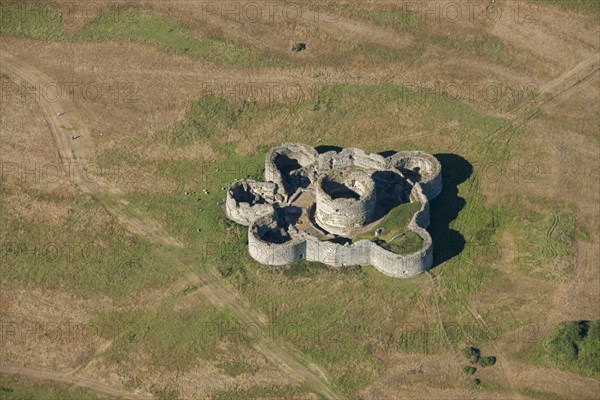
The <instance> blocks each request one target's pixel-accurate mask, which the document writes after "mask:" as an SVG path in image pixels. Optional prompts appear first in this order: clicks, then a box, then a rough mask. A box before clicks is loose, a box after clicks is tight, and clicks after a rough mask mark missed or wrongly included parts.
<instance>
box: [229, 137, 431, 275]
mask: <svg viewBox="0 0 600 400" xmlns="http://www.w3.org/2000/svg"><path fill="white" fill-rule="evenodd" d="M440 173H441V166H440V163H439V161H438V160H437V159H436V158H435V157H433V156H432V155H430V154H427V153H423V152H420V151H400V152H397V153H394V154H392V155H391V156H389V157H383V156H381V155H379V154H368V153H365V152H364V151H363V150H360V149H356V148H347V149H343V150H341V151H339V152H338V151H327V152H325V153H321V154H319V153H318V152H317V151H316V150H315V149H314V148H312V147H310V146H307V145H305V144H302V143H285V144H283V145H281V146H279V147H276V148H274V149H272V150H271V151H270V152H269V153H268V154H267V156H266V157H265V178H266V181H267V182H256V181H253V180H242V181H237V182H235V183H234V184H233V185H232V186H231V187H230V188H229V190H228V191H227V199H226V201H225V213H226V215H227V217H228V218H229V219H231V220H233V221H235V222H237V223H238V224H241V225H246V226H248V252H249V254H250V256H251V257H252V258H254V259H255V260H256V261H258V262H260V263H262V264H267V265H285V264H290V263H294V262H299V261H302V260H308V261H317V262H321V263H324V264H327V265H330V266H333V267H341V266H350V265H369V264H370V265H372V266H374V267H375V268H376V269H378V270H379V271H381V272H382V273H384V274H386V275H389V276H392V277H396V278H408V277H412V276H416V275H418V274H420V273H422V272H424V271H426V270H427V269H429V268H430V267H431V265H432V261H433V256H432V243H431V237H430V236H429V233H428V232H427V231H426V230H425V228H426V227H427V226H428V224H429V200H430V199H432V198H434V197H436V196H437V195H438V194H439V193H440V191H441V189H442V186H441V174H440ZM408 202H411V203H418V204H419V207H418V211H416V212H415V213H414V215H413V216H412V218H411V219H410V222H409V223H408V228H409V230H410V231H412V232H409V233H411V234H412V235H416V236H418V238H416V239H418V240H420V242H415V243H416V245H417V246H419V245H420V244H419V243H422V247H421V248H420V249H419V250H418V251H413V250H412V249H413V248H412V247H411V251H413V252H412V253H407V254H404V253H402V252H403V251H405V250H403V248H402V247H398V245H397V244H396V243H397V242H395V241H396V239H398V238H399V237H402V236H403V235H405V234H406V231H395V230H393V229H395V227H393V226H392V229H391V230H389V234H386V232H388V231H387V230H383V229H378V226H380V223H382V221H383V220H384V219H385V217H386V215H387V214H388V213H390V212H391V211H392V210H395V209H396V207H399V206H400V205H402V204H403V203H408ZM386 226H388V228H389V224H388V225H386ZM382 232H383V233H382ZM413 239H415V237H414V236H413Z"/></svg>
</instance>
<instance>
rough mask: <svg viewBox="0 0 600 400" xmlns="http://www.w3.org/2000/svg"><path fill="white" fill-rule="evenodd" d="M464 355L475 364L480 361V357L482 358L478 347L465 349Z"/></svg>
mask: <svg viewBox="0 0 600 400" xmlns="http://www.w3.org/2000/svg"><path fill="white" fill-rule="evenodd" d="M463 354H464V355H465V357H466V358H467V360H469V361H470V362H472V363H473V364H477V361H479V357H480V356H481V351H480V350H479V349H478V348H477V347H472V346H469V347H465V349H464V350H463Z"/></svg>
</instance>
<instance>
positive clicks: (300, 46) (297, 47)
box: [292, 42, 306, 53]
mask: <svg viewBox="0 0 600 400" xmlns="http://www.w3.org/2000/svg"><path fill="white" fill-rule="evenodd" d="M303 50H306V43H302V42H297V43H294V45H293V46H292V51H293V52H296V53H298V52H300V51H303Z"/></svg>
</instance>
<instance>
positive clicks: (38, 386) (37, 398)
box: [0, 375, 109, 400]
mask: <svg viewBox="0 0 600 400" xmlns="http://www.w3.org/2000/svg"><path fill="white" fill-rule="evenodd" d="M41 399H61V400H100V399H109V397H105V396H101V395H99V394H96V393H95V392H93V391H91V390H89V389H84V388H77V387H71V386H67V385H62V384H57V383H55V382H49V381H37V380H36V381H29V380H28V381H25V380H23V379H21V378H16V377H11V376H6V375H0V400H41Z"/></svg>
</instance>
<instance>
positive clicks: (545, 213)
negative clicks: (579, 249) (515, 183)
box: [504, 196, 587, 281]
mask: <svg viewBox="0 0 600 400" xmlns="http://www.w3.org/2000/svg"><path fill="white" fill-rule="evenodd" d="M504 208H505V209H506V210H510V213H509V214H508V215H509V222H508V224H507V227H508V230H509V231H510V232H511V233H512V234H513V235H514V236H515V239H516V241H517V244H518V250H517V251H518V253H517V260H518V264H519V266H520V267H521V269H522V270H523V271H524V272H526V273H527V274H529V275H531V276H534V277H538V278H542V279H546V280H554V281H564V280H565V279H568V278H569V277H570V276H571V275H572V273H573V265H574V264H573V263H574V256H575V252H574V242H575V240H577V239H584V240H585V238H586V237H587V233H586V232H585V231H584V230H582V229H580V228H579V225H578V224H577V221H576V218H575V214H574V212H573V211H571V210H569V208H568V207H561V208H556V207H555V206H554V207H553V206H551V205H550V204H546V201H545V200H543V199H537V200H536V199H533V200H532V199H524V198H522V197H517V196H507V197H506V198H505V204H504Z"/></svg>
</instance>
